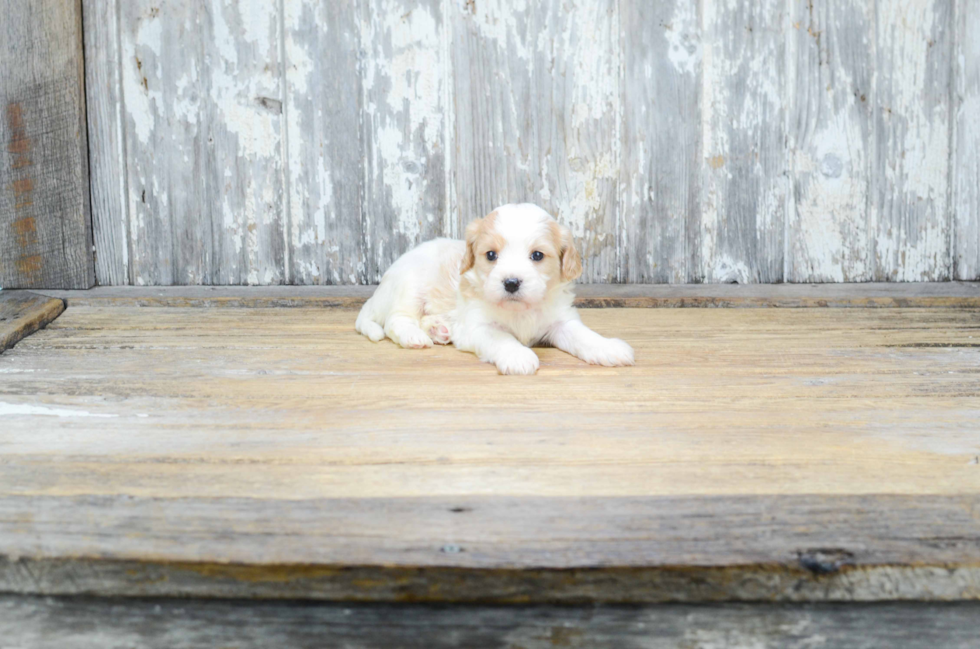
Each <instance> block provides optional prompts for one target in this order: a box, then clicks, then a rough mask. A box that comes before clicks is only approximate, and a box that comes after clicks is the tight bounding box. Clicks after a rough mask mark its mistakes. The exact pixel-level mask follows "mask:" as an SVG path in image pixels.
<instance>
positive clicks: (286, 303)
mask: <svg viewBox="0 0 980 649" xmlns="http://www.w3.org/2000/svg"><path fill="white" fill-rule="evenodd" d="M375 288H377V287H376V286H274V287H248V288H237V287H214V286H182V287H163V286H160V287H153V288H142V287H112V286H107V287H98V288H95V289H92V290H88V291H42V293H43V294H44V295H49V296H51V297H56V298H58V299H63V300H65V301H66V302H67V303H68V304H69V305H70V306H80V307H81V306H85V307H103V306H141V307H150V306H160V307H236V308H269V307H317V308H321V307H339V308H348V309H353V308H360V306H361V305H362V304H363V303H364V301H365V300H367V298H368V297H370V296H371V294H372V293H373V292H374V289H375ZM576 295H578V300H577V302H576V304H577V305H578V306H580V307H590V308H594V307H620V308H624V307H628V308H654V307H671V308H673V307H677V308H680V307H725V308H740V307H745V308H753V307H782V308H797V307H800V308H806V307H837V308H846V307H881V308H884V307H903V308H939V307H951V308H977V307H980V283H977V282H945V283H921V284H894V283H880V284H776V285H758V284H743V285H739V284H693V285H687V286H671V285H665V284H614V285H604V286H599V285H583V286H578V287H576Z"/></svg>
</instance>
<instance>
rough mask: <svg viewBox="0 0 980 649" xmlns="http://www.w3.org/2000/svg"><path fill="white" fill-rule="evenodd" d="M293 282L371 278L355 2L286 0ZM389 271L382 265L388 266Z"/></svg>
mask: <svg viewBox="0 0 980 649" xmlns="http://www.w3.org/2000/svg"><path fill="white" fill-rule="evenodd" d="M284 8H285V16H284V21H285V50H286V53H285V57H286V60H285V63H286V81H285V83H286V103H285V105H284V107H283V110H284V112H285V117H286V123H287V132H286V139H287V143H286V146H287V147H288V150H289V159H288V160H289V164H288V168H289V178H288V185H289V195H288V197H287V201H288V219H289V224H288V232H289V239H288V246H287V251H288V257H289V276H288V278H287V279H288V281H289V282H290V283H294V284H358V283H361V284H363V283H368V282H369V281H370V280H369V279H368V277H367V274H366V269H365V265H364V262H365V259H364V251H363V249H362V244H363V240H362V237H361V225H362V220H363V216H362V214H361V209H362V198H363V196H362V194H363V187H364V180H365V176H364V163H363V151H364V148H363V145H362V143H361V129H362V125H361V120H362V109H363V105H362V100H363V89H362V86H361V56H360V49H361V40H360V25H359V14H358V9H357V3H356V2H355V1H354V0H342V1H338V2H319V1H314V0H286V2H285V4H284ZM382 270H383V269H382Z"/></svg>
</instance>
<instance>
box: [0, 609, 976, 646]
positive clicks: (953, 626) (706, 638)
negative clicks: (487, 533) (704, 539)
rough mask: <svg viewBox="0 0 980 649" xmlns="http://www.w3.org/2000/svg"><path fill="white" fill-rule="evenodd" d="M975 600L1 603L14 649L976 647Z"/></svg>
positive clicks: (1, 622) (0, 620)
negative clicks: (230, 648)
mask: <svg viewBox="0 0 980 649" xmlns="http://www.w3.org/2000/svg"><path fill="white" fill-rule="evenodd" d="M978 616H980V607H978V605H977V604H974V603H962V604H942V605H925V604H909V603H888V604H871V605H860V606H859V605H849V606H846V607H844V606H833V605H808V606H798V605H797V606H793V605H779V606H774V605H765V604H760V605H745V604H742V605H728V606H717V605H716V606H685V605H665V606H648V607H622V606H601V607H587V608H576V607H545V606H540V607H489V606H448V607H447V606H425V605H410V604H402V605H397V606H392V605H335V604H310V603H303V604H299V603H279V602H244V601H208V602H202V601H195V602H187V601H181V600H172V599H151V600H131V599H130V600H103V599H97V598H56V599H55V598H43V599H42V598H27V597H24V598H18V597H4V598H0V632H2V633H3V637H4V639H5V642H8V643H10V645H11V646H15V647H21V646H23V647H33V648H35V649H48V648H51V649H61V648H62V647H65V646H71V647H73V648H75V649H124V648H125V649H128V648H129V647H133V646H140V647H182V648H186V649H195V648H197V647H200V648H202V649H210V648H211V647H226V646H234V647H237V648H239V649H266V648H268V647H291V648H293V647H294V648H296V649H303V648H307V647H308V648H310V649H313V648H316V649H330V648H334V647H336V648H338V649H339V648H343V649H390V648H391V647H399V648H406V649H411V648H418V649H450V648H454V647H458V648H461V649H491V648H492V649H504V648H507V649H511V648H516V647H523V648H525V649H554V648H555V647H582V648H585V647H628V648H630V649H669V648H677V649H682V648H683V649H690V648H692V647H697V648H699V649H707V648H709V647H731V648H744V647H762V648H776V647H781V648H786V649H809V648H810V647H814V646H827V647H834V648H835V649H869V648H870V647H902V648H903V649H935V648H936V647H942V648H943V649H971V648H972V647H975V646H976V619H977V617H978Z"/></svg>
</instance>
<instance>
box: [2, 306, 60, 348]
mask: <svg viewBox="0 0 980 649" xmlns="http://www.w3.org/2000/svg"><path fill="white" fill-rule="evenodd" d="M64 310H65V303H64V301H63V300H59V299H56V298H50V297H45V296H42V295H35V294H33V293H25V292H22V291H17V292H16V293H10V292H3V293H0V354H2V353H3V352H4V350H7V349H10V348H11V347H13V346H14V345H16V344H17V343H18V342H19V341H20V340H23V339H24V338H26V337H27V336H30V335H31V334H32V333H34V332H35V331H37V330H39V329H43V328H44V327H46V326H47V325H48V324H49V323H50V322H52V321H53V320H54V319H55V318H57V317H58V316H59V315H61V313H62V312H63V311H64Z"/></svg>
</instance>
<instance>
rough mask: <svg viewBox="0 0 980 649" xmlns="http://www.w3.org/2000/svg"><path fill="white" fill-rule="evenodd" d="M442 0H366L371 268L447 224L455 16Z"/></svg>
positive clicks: (375, 270) (367, 246)
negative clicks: (451, 49)
mask: <svg viewBox="0 0 980 649" xmlns="http://www.w3.org/2000/svg"><path fill="white" fill-rule="evenodd" d="M444 4H445V3H444V2H442V0H363V2H360V3H359V5H358V11H359V14H358V20H359V26H360V39H361V51H362V52H363V53H364V59H363V62H362V66H363V69H362V75H363V76H362V82H361V87H362V106H363V111H364V114H363V117H362V120H361V121H362V131H361V138H362V142H363V149H362V153H361V155H362V157H363V160H364V163H363V164H364V166H363V169H364V202H363V208H362V212H361V225H362V228H361V236H362V237H363V246H364V257H365V259H364V266H365V270H364V276H366V277H367V280H368V281H369V282H372V283H373V282H376V281H379V280H380V279H381V276H382V275H383V274H384V272H385V271H386V270H388V266H390V265H391V264H392V263H393V262H394V261H395V259H397V258H398V257H399V256H401V254H402V253H404V252H406V251H407V250H409V249H410V248H413V247H415V246H416V245H418V244H419V243H421V242H423V241H427V240H429V239H432V238H434V237H436V236H439V235H441V234H442V233H443V232H444V223H445V217H446V211H447V210H448V209H449V202H448V200H447V188H448V186H447V182H446V179H447V177H446V164H447V158H448V150H449V147H450V146H451V145H450V139H449V137H448V136H447V126H448V124H449V123H451V122H450V120H451V114H450V112H451V104H450V101H449V100H448V97H449V94H448V93H449V84H450V76H451V75H450V65H451V61H450V55H449V51H448V48H447V47H446V43H447V39H448V29H449V25H450V23H451V21H450V20H449V18H448V17H447V16H445V15H444Z"/></svg>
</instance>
